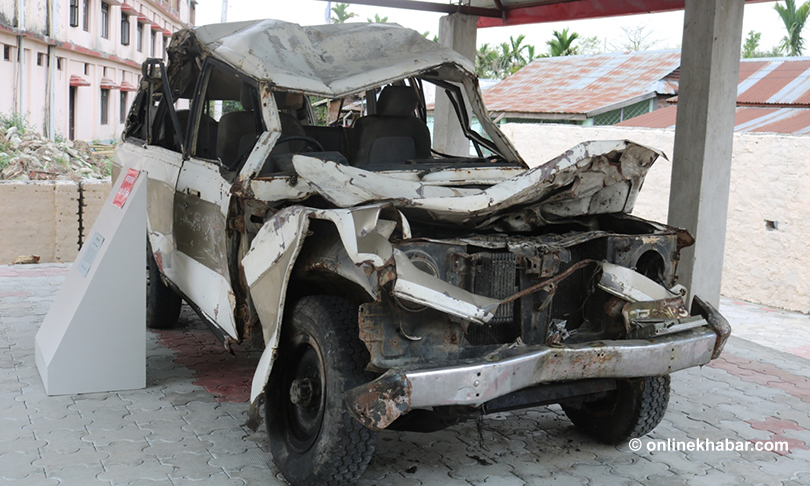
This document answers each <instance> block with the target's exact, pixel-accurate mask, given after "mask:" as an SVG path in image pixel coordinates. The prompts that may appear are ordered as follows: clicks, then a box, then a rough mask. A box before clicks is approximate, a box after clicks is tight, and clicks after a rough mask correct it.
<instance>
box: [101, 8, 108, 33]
mask: <svg viewBox="0 0 810 486" xmlns="http://www.w3.org/2000/svg"><path fill="white" fill-rule="evenodd" d="M101 37H104V38H105V39H109V38H110V6H109V5H108V4H106V3H104V2H101Z"/></svg>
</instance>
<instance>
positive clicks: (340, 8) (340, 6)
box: [332, 3, 357, 24]
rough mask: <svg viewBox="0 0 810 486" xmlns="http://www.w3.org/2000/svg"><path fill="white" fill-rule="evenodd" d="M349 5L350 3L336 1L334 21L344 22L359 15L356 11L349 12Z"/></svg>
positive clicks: (333, 12)
mask: <svg viewBox="0 0 810 486" xmlns="http://www.w3.org/2000/svg"><path fill="white" fill-rule="evenodd" d="M349 7H350V5H349V4H348V3H336V4H335V6H334V7H332V23H333V24H342V23H344V22H346V21H347V20H349V19H351V18H354V17H357V14H356V13H354V12H349Z"/></svg>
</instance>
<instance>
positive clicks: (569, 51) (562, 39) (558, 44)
mask: <svg viewBox="0 0 810 486" xmlns="http://www.w3.org/2000/svg"><path fill="white" fill-rule="evenodd" d="M577 38H579V34H577V33H576V32H571V33H570V34H569V33H568V27H566V28H564V29H563V30H562V32H559V31H556V30H555V31H554V33H553V34H552V39H551V40H550V41H548V42H546V44H548V52H549V55H550V56H551V57H557V56H572V55H574V54H576V53H577V48H576V47H574V41H575V40H577Z"/></svg>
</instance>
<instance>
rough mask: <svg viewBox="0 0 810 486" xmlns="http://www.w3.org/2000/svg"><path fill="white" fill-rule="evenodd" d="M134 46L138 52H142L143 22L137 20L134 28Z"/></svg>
mask: <svg viewBox="0 0 810 486" xmlns="http://www.w3.org/2000/svg"><path fill="white" fill-rule="evenodd" d="M135 36H136V37H135V48H136V49H138V52H143V24H142V23H140V22H138V27H137V28H136V29H135Z"/></svg>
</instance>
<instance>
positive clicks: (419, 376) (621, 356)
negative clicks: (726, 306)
mask: <svg viewBox="0 0 810 486" xmlns="http://www.w3.org/2000/svg"><path fill="white" fill-rule="evenodd" d="M700 303H701V305H703V306H704V308H703V309H700V310H703V311H705V314H704V312H700V313H699V315H702V316H703V318H704V324H703V325H702V326H701V327H697V328H695V329H691V330H688V331H684V332H679V333H677V334H670V335H665V336H658V337H654V338H649V339H633V340H620V341H619V340H616V341H597V342H590V343H582V344H571V345H563V346H560V347H551V346H546V345H534V346H512V347H507V348H502V349H501V350H499V351H497V352H495V353H492V354H490V355H487V356H485V357H483V358H479V359H475V360H466V361H464V362H463V363H459V364H457V365H453V366H447V367H442V368H432V369H418V370H405V369H392V370H389V371H388V372H387V373H385V374H384V375H382V376H381V377H379V378H377V379H376V380H374V381H371V382H369V383H366V384H364V385H361V386H359V387H357V388H353V389H351V390H349V391H347V392H346V396H345V398H346V404H347V406H348V407H349V411H350V412H351V413H352V415H354V417H355V418H356V419H357V420H358V421H360V423H362V424H363V425H365V426H366V427H368V428H370V429H373V430H381V429H385V428H386V427H388V426H389V425H391V424H392V423H393V422H394V421H395V420H396V419H397V418H399V417H401V416H402V415H404V414H406V413H408V412H409V411H411V410H414V409H418V408H429V407H437V406H448V405H462V406H470V407H479V406H481V405H482V404H484V403H486V402H488V401H489V400H492V399H494V398H498V397H501V396H504V395H507V394H509V393H512V392H515V391H518V390H522V389H524V388H527V387H530V386H533V385H537V384H541V383H552V382H560V381H573V380H582V379H587V378H635V377H642V376H663V375H666V374H669V373H672V372H675V371H679V370H682V369H686V368H691V367H694V366H702V365H705V364H707V363H708V362H709V361H710V360H711V359H713V358H716V357H717V356H718V355H719V353H720V351H721V350H722V347H723V345H724V344H725V341H726V339H727V338H728V335H729V334H730V327H729V326H728V323H727V321H726V320H725V319H724V318H723V317H722V316H721V315H720V314H719V313H718V312H717V311H716V310H715V309H713V308H712V307H711V306H710V305H708V304H705V303H704V302H702V301H701V302H700ZM694 310H695V309H693V311H694ZM723 324H724V325H723Z"/></svg>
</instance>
